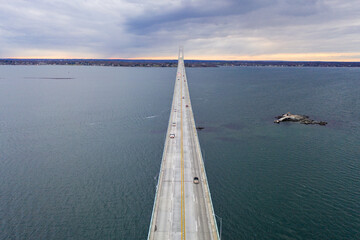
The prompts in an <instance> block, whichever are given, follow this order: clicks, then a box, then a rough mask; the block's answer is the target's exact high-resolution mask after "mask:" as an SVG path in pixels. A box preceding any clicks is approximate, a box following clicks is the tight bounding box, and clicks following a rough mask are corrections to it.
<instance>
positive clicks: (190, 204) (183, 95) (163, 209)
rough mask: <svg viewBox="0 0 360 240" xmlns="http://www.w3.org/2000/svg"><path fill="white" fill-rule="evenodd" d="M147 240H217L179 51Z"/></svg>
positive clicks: (182, 61)
mask: <svg viewBox="0 0 360 240" xmlns="http://www.w3.org/2000/svg"><path fill="white" fill-rule="evenodd" d="M173 134H174V135H173ZM172 137H173V138H172ZM194 177H198V178H199V184H195V183H194ZM148 239H149V240H152V239H156V240H157V239H179V240H180V239H181V240H185V239H206V240H208V239H214V240H215V239H219V235H218V230H217V225H216V220H215V214H214V210H213V206H212V202H211V196H210V191H209V187H208V182H207V178H206V173H205V168H204V164H203V159H202V155H201V149H200V145H199V140H198V136H197V131H196V128H195V121H194V116H193V112H192V108H191V102H190V95H189V90H188V85H187V79H186V73H185V66H184V59H183V52H182V49H180V51H179V61H178V69H177V75H176V82H175V88H174V96H173V102H172V108H171V114H170V119H169V126H168V131H167V136H166V141H165V147H164V153H163V158H162V163H161V169H160V173H159V180H158V185H157V191H156V196H155V202H154V208H153V213H152V218H151V224H150V229H149V235H148Z"/></svg>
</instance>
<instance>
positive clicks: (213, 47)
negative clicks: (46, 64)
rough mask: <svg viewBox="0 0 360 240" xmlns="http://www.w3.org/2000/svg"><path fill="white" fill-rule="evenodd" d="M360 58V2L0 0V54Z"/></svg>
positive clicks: (328, 59) (60, 56)
mask: <svg viewBox="0 0 360 240" xmlns="http://www.w3.org/2000/svg"><path fill="white" fill-rule="evenodd" d="M180 45H182V46H184V51H185V54H184V55H185V59H208V60H285V61H317V60H321V61H360V2H359V0H155V1H154V0H151V1H147V0H0V58H135V59H176V58H177V54H178V48H179V46H180Z"/></svg>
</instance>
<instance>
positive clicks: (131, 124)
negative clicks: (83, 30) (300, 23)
mask: <svg viewBox="0 0 360 240" xmlns="http://www.w3.org/2000/svg"><path fill="white" fill-rule="evenodd" d="M175 71H176V69H172V68H171V69H170V68H111V67H74V66H71V67H70V66H1V67H0V134H1V135H0V221H1V226H2V227H1V229H2V230H1V231H0V239H145V238H146V236H147V231H148V226H149V222H150V217H151V210H152V205H153V200H154V194H155V184H156V177H157V174H158V171H159V167H160V161H161V155H162V150H163V144H164V134H165V131H166V127H167V121H168V117H169V111H170V105H171V98H172V91H173V83H174V81H175ZM187 75H188V79H189V87H190V94H191V97H192V106H193V108H194V109H193V110H194V115H195V120H196V123H197V125H198V126H204V127H205V129H204V130H203V131H201V132H199V137H200V144H201V146H202V150H203V155H204V156H205V165H206V171H207V175H208V179H209V184H210V190H211V193H212V198H213V204H214V208H215V212H216V213H217V215H219V216H220V217H222V219H223V237H224V239H359V238H360V230H359V229H360V192H359V189H360V177H359V176H360V175H359V174H360V147H359V146H360V134H359V133H360V121H359V120H360V97H359V92H360V69H352V68H271V67H258V68H251V67H247V68H227V67H222V68H194V69H190V68H189V69H187ZM56 78H58V79H56ZM61 78H62V79H61ZM287 111H291V112H293V113H299V114H306V115H309V116H311V117H312V118H314V119H316V120H325V121H328V122H329V124H328V125H327V126H326V127H321V126H305V125H300V124H296V123H284V124H280V125H277V124H274V123H273V118H274V116H277V115H279V114H282V113H284V112H287Z"/></svg>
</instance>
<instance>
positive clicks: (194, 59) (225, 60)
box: [0, 57, 360, 62]
mask: <svg viewBox="0 0 360 240" xmlns="http://www.w3.org/2000/svg"><path fill="white" fill-rule="evenodd" d="M0 60H125V61H132V60H134V61H141V60H145V61H177V58H171V57H169V58H158V57H154V58H148V57H144V58H79V57H74V58H68V57H66V58H61V57H59V58H58V57H56V58H54V57H0ZM184 61H222V62H242V61H245V62H360V59H343V60H320V59H319V60H280V59H271V60H269V59H251V60H249V59H206V58H190V59H184Z"/></svg>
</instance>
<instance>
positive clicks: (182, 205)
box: [179, 61, 185, 240]
mask: <svg viewBox="0 0 360 240" xmlns="http://www.w3.org/2000/svg"><path fill="white" fill-rule="evenodd" d="M179 63H180V61H179ZM182 74H183V73H182ZM183 79H184V76H183V77H182V79H181V85H180V86H181V88H180V92H181V94H180V97H181V109H180V111H181V124H180V125H181V144H180V145H181V239H182V240H185V201H184V194H185V191H184V137H183V101H182V99H183V98H182V96H183V91H182V90H183V83H182V81H183Z"/></svg>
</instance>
